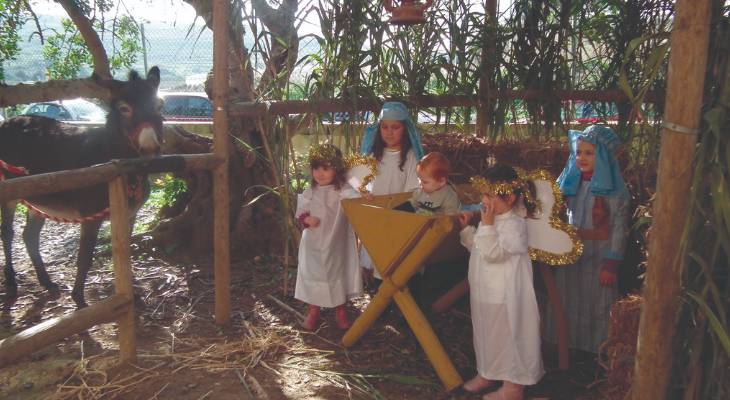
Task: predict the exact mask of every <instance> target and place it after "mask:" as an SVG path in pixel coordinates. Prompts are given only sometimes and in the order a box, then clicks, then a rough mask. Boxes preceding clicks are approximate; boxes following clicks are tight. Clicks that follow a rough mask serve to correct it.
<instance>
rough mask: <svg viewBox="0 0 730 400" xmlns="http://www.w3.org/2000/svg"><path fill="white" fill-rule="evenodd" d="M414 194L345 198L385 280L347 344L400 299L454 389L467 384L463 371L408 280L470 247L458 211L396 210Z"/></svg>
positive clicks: (444, 379)
mask: <svg viewBox="0 0 730 400" xmlns="http://www.w3.org/2000/svg"><path fill="white" fill-rule="evenodd" d="M410 196H411V193H398V194H393V195H385V196H375V198H374V199H373V200H367V199H364V198H359V199H349V200H344V201H343V202H342V207H343V208H344V210H345V214H346V215H347V218H348V220H349V221H350V224H351V225H352V227H353V229H354V230H355V232H356V233H357V234H358V235H359V237H360V240H361V241H362V243H363V245H364V246H365V247H366V248H367V249H368V252H369V254H370V257H371V258H372V260H373V264H374V265H375V268H377V270H378V272H379V273H380V275H381V277H382V279H383V283H382V284H381V285H380V289H379V290H378V293H377V294H376V295H375V297H373V299H372V301H371V302H370V304H369V305H368V307H367V308H366V309H365V311H364V312H363V313H362V314H361V315H360V316H359V317H358V318H357V319H356V320H355V322H354V323H353V324H352V327H350V329H349V330H348V331H347V332H346V333H345V336H344V337H343V338H342V344H343V345H344V346H345V347H351V346H353V345H354V344H355V343H356V342H357V341H358V340H359V339H360V338H361V337H362V336H363V335H364V334H365V332H366V331H367V330H368V329H369V328H370V327H371V326H372V324H373V323H374V322H375V320H376V319H377V318H378V317H379V316H380V314H382V313H383V311H384V310H385V308H386V307H387V306H388V304H389V303H390V302H391V300H395V302H396V304H397V305H398V307H399V308H400V309H401V311H402V312H403V316H405V318H406V321H408V325H409V326H410V327H411V329H412V330H413V333H414V334H415V335H416V339H418V342H419V343H420V345H421V347H422V348H423V350H424V351H425V353H426V356H427V357H428V359H429V361H430V362H431V364H432V365H433V367H434V369H435V370H436V374H437V375H438V377H439V379H441V382H442V383H443V385H444V387H445V388H446V390H452V389H454V388H456V387H458V386H460V385H461V384H462V382H463V381H462V379H461V376H460V375H459V373H458V372H457V371H456V368H454V365H453V364H452V362H451V359H449V356H448V355H447V354H446V351H445V350H444V348H443V346H442V345H441V342H439V339H438V337H437V336H436V334H435V333H434V331H433V329H432V328H431V324H429V322H428V319H426V317H425V316H424V315H423V313H422V312H421V310H420V309H419V308H418V305H417V304H416V302H415V300H414V299H413V296H411V293H410V291H409V290H408V287H407V283H408V280H409V279H410V278H411V277H412V276H413V275H414V274H415V273H417V272H418V271H419V269H420V268H421V267H422V266H423V265H424V263H426V262H427V261H428V262H436V261H441V260H447V259H451V258H454V257H458V256H459V254H461V255H462V256H463V255H464V254H465V253H466V249H464V248H463V246H461V244H460V243H459V222H458V221H457V219H456V217H455V216H446V215H440V216H424V215H417V214H412V213H407V212H401V211H394V210H391V208H393V207H395V206H397V205H398V204H401V203H403V202H404V201H406V200H408V198H410Z"/></svg>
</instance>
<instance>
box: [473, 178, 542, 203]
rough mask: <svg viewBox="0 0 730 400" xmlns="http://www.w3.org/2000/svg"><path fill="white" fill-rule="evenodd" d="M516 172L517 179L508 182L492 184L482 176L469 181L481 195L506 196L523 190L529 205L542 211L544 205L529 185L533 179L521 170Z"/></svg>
mask: <svg viewBox="0 0 730 400" xmlns="http://www.w3.org/2000/svg"><path fill="white" fill-rule="evenodd" d="M516 172H517V179H513V180H511V181H507V182H490V181H488V180H487V179H485V178H484V177H481V176H472V177H471V178H470V179H469V181H470V182H471V185H472V186H473V187H474V189H476V190H478V191H479V192H480V193H494V194H497V195H505V194H510V193H514V192H515V190H517V189H521V190H522V195H523V196H525V199H526V200H527V201H528V202H529V203H531V204H534V205H535V209H537V210H538V211H542V205H541V204H540V202H539V201H538V200H537V199H536V198H535V196H533V194H532V191H530V187H529V185H528V184H527V181H528V180H531V179H528V178H527V173H526V172H525V171H524V170H522V169H520V168H516ZM545 172H547V171H545Z"/></svg>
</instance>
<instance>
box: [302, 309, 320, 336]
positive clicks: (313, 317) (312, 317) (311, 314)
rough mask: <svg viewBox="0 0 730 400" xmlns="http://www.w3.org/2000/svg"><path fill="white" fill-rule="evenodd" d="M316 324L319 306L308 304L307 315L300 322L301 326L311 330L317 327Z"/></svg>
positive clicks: (317, 324) (317, 322)
mask: <svg viewBox="0 0 730 400" xmlns="http://www.w3.org/2000/svg"><path fill="white" fill-rule="evenodd" d="M317 326H319V307H318V306H313V305H310V306H309V311H308V312H307V317H306V318H304V322H302V328H304V329H306V330H308V331H313V330H315V329H317Z"/></svg>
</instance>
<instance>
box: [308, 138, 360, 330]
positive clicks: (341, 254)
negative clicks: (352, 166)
mask: <svg viewBox="0 0 730 400" xmlns="http://www.w3.org/2000/svg"><path fill="white" fill-rule="evenodd" d="M309 163H310V167H311V171H312V186H311V187H310V188H308V189H306V190H305V191H304V193H302V194H300V195H299V197H298V199H297V210H296V216H297V218H299V221H300V222H301V223H302V224H303V226H304V227H305V229H304V232H303V234H302V239H301V242H300V244H299V257H298V258H299V265H298V269H297V283H296V288H295V290H294V297H295V298H297V299H299V300H301V301H303V302H305V303H307V304H309V309H308V312H307V316H306V318H305V320H304V322H303V323H302V326H303V327H304V328H305V329H308V330H314V329H315V328H316V327H317V326H318V325H319V315H320V307H335V308H336V311H335V321H336V323H337V326H338V327H339V328H340V329H347V328H349V327H350V321H349V319H348V317H347V312H346V310H345V303H347V301H348V300H349V299H351V298H354V297H357V296H360V295H361V294H362V278H361V275H360V273H359V263H358V256H357V243H356V240H355V233H354V232H353V230H352V227H351V226H350V224H349V223H348V222H347V218H346V217H345V212H344V210H343V209H342V207H341V205H340V202H341V201H342V200H343V199H347V198H353V197H359V196H360V194H359V192H358V191H356V190H355V189H353V188H352V187H351V186H350V185H348V184H347V183H345V167H344V162H343V159H342V152H341V151H340V150H339V149H338V148H337V147H335V146H333V145H330V144H324V145H320V146H315V147H313V148H312V149H311V150H310V152H309Z"/></svg>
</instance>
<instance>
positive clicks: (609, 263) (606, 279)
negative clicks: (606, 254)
mask: <svg viewBox="0 0 730 400" xmlns="http://www.w3.org/2000/svg"><path fill="white" fill-rule="evenodd" d="M618 264H619V261H617V260H610V259H606V260H604V261H603V264H602V265H601V272H600V274H599V275H598V282H599V283H600V284H601V286H613V285H614V284H615V283H616V268H617V267H618Z"/></svg>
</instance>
